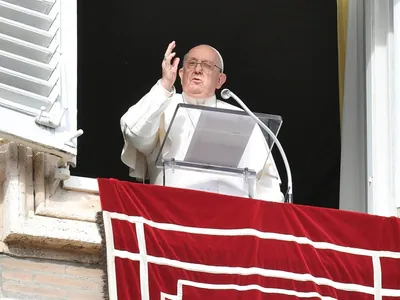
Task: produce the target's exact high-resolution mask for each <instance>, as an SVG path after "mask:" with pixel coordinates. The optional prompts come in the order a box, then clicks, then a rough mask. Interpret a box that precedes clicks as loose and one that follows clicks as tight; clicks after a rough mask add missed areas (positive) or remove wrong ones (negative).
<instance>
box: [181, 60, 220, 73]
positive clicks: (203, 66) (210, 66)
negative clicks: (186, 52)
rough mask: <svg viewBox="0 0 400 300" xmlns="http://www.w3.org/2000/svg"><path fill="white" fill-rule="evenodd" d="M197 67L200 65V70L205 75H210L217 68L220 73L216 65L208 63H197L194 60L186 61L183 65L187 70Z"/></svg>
mask: <svg viewBox="0 0 400 300" xmlns="http://www.w3.org/2000/svg"><path fill="white" fill-rule="evenodd" d="M197 65H200V66H201V69H202V70H203V71H204V72H206V73H211V72H212V71H213V70H214V67H217V68H218V69H219V70H220V71H221V68H220V67H218V66H217V65H214V64H213V63H212V62H210V61H200V62H198V61H197V60H195V59H190V60H188V61H186V62H185V63H184V66H185V67H186V68H188V69H194V68H196V67H197Z"/></svg>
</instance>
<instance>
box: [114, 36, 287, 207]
mask: <svg viewBox="0 0 400 300" xmlns="http://www.w3.org/2000/svg"><path fill="white" fill-rule="evenodd" d="M175 47H176V43H175V42H174V41H173V42H171V43H170V44H169V45H168V47H167V49H166V52H165V55H164V59H163V61H162V64H161V67H162V77H161V79H159V80H158V81H157V82H156V83H155V85H154V86H153V87H152V88H151V90H150V91H149V92H148V93H147V94H146V95H144V96H143V97H142V98H141V99H140V100H139V101H138V102H137V103H136V104H134V105H133V106H131V107H130V108H129V110H128V111H127V112H126V113H125V114H124V115H123V116H122V118H121V131H122V134H123V137H124V142H125V144H124V148H123V150H122V154H121V160H122V161H123V163H124V164H126V165H127V166H128V167H129V168H130V176H132V177H136V178H141V179H144V178H148V179H149V181H150V184H156V185H163V184H164V181H163V172H162V168H158V167H157V166H156V158H157V155H158V153H159V151H160V147H161V145H162V142H163V139H164V137H165V132H166V130H168V126H169V125H170V124H171V120H172V118H173V114H174V112H175V110H176V107H177V105H178V104H179V103H187V104H194V105H202V106H210V107H218V108H225V109H234V110H238V108H237V107H235V106H233V105H230V104H228V103H226V102H223V101H220V100H217V98H216V95H215V92H216V90H218V89H220V88H221V87H222V85H223V84H224V83H225V81H226V74H224V73H223V60H222V57H221V55H220V53H219V52H218V51H217V50H216V49H215V48H213V47H211V46H209V45H199V46H196V47H194V48H192V49H191V50H190V51H189V52H188V53H187V54H186V55H185V56H184V60H183V66H182V67H181V68H179V70H178V66H179V62H180V59H179V58H178V57H176V53H175V52H173V50H174V48H175ZM178 74H179V77H180V81H181V85H182V91H183V92H182V94H179V93H177V92H176V90H175V87H174V85H175V81H176V78H177V75H178ZM191 122H192V120H191V119H190V115H189V114H187V115H186V116H185V115H184V122H183V123H184V124H183V125H182V128H180V130H179V132H170V133H169V135H168V136H169V138H170V140H169V141H168V142H169V143H167V144H168V145H169V146H168V147H169V151H170V152H171V151H172V152H174V151H175V152H177V151H178V152H179V149H180V148H182V147H181V145H180V144H179V141H182V139H181V138H174V137H179V135H182V134H186V136H187V134H188V132H189V134H190V133H191V134H193V128H192V125H191ZM174 128H175V127H172V129H171V130H173V129H174ZM260 132H261V131H260ZM256 138H257V139H258V140H257V141H256V143H255V146H253V147H252V148H253V149H251V150H252V151H250V153H251V155H250V156H249V157H248V158H247V159H245V161H244V164H245V165H246V166H251V167H253V169H254V170H255V171H256V172H257V180H256V188H255V195H254V196H253V197H254V198H256V199H261V200H266V201H275V202H283V200H284V199H283V198H284V197H283V194H282V193H281V191H280V183H281V182H280V179H279V174H278V172H277V170H276V166H275V163H274V161H273V157H272V154H271V155H268V152H269V148H268V145H267V143H266V141H265V139H264V137H263V135H262V134H260V135H257V137H256ZM267 157H268V159H267ZM166 185H168V186H175V187H180V188H188V189H195V190H203V191H209V192H216V193H221V194H227V195H234V196H240V197H248V196H249V193H248V191H246V189H245V188H244V185H243V178H240V177H234V176H226V175H221V174H211V173H208V172H192V171H188V170H182V171H180V172H176V171H175V172H174V175H173V176H170V177H169V179H168V184H166Z"/></svg>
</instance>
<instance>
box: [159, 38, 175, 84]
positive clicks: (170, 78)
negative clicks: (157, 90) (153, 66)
mask: <svg viewBox="0 0 400 300" xmlns="http://www.w3.org/2000/svg"><path fill="white" fill-rule="evenodd" d="M175 46H176V44H175V41H173V42H171V43H170V44H169V45H168V48H167V51H165V54H164V59H163V61H162V64H161V67H162V78H161V85H162V86H163V87H164V88H165V89H166V90H168V91H171V90H172V86H173V85H174V83H175V80H176V75H177V73H178V65H179V57H176V58H175V59H173V58H174V56H175V55H176V53H175V52H172V50H173V49H174V48H175Z"/></svg>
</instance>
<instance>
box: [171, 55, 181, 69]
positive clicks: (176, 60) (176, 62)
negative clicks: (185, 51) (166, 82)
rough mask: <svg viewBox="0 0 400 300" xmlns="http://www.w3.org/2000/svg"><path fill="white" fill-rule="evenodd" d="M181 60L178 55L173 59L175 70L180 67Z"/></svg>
mask: <svg viewBox="0 0 400 300" xmlns="http://www.w3.org/2000/svg"><path fill="white" fill-rule="evenodd" d="M179 60H180V59H179V57H177V58H175V59H174V61H173V63H172V68H173V69H174V70H177V69H178V65H179Z"/></svg>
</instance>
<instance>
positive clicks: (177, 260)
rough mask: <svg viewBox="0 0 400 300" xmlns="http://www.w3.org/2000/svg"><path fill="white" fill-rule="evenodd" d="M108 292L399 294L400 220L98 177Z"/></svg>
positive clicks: (163, 295) (150, 295) (155, 295)
mask: <svg viewBox="0 0 400 300" xmlns="http://www.w3.org/2000/svg"><path fill="white" fill-rule="evenodd" d="M98 181H99V188H100V199H101V205H102V210H103V222H104V229H105V237H106V248H107V264H108V265H107V269H108V288H109V297H110V299H124V300H127V299H151V300H155V299H157V300H158V299H165V300H166V299H171V300H172V299H173V300H177V299H179V300H181V299H184V300H187V299H216V300H221V299H253V300H254V299H256V300H257V299H278V300H280V299H303V298H304V299H340V300H342V299H352V300H354V299H366V300H367V299H368V300H370V299H371V300H372V299H375V300H376V299H392V300H393V299H400V239H399V237H400V220H399V219H398V218H394V217H393V218H384V217H378V216H371V215H367V214H360V213H353V212H347V211H339V210H333V209H322V208H315V207H307V206H300V205H293V204H283V203H273V202H265V201H259V200H250V199H245V198H239V197H231V196H225V195H217V194H213V193H207V192H200V191H192V190H185V189H177V188H169V187H161V186H154V185H144V184H137V183H130V182H122V181H118V180H114V179H99V180H98Z"/></svg>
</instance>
